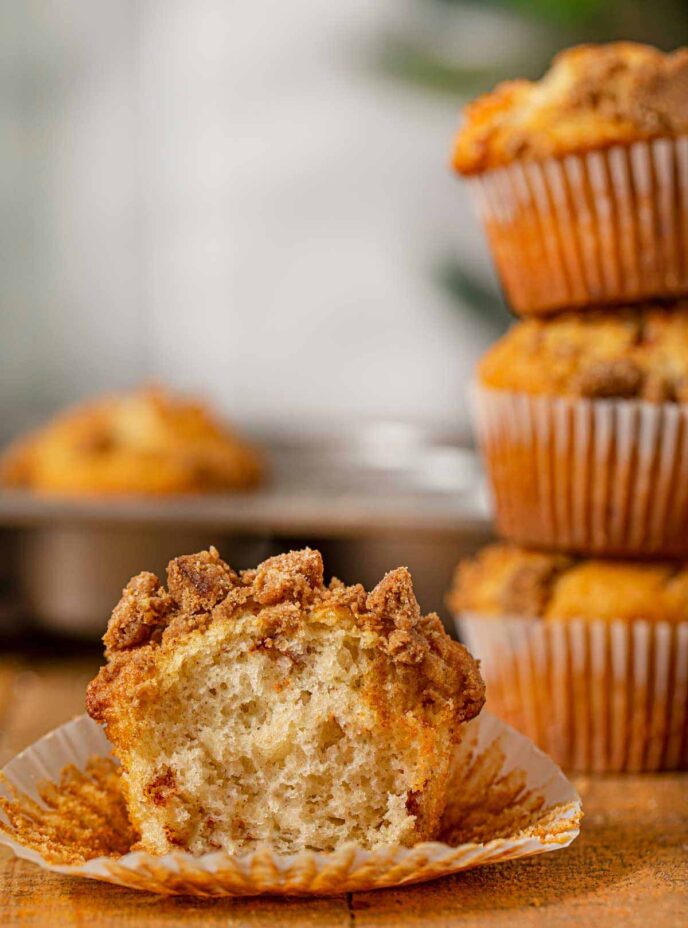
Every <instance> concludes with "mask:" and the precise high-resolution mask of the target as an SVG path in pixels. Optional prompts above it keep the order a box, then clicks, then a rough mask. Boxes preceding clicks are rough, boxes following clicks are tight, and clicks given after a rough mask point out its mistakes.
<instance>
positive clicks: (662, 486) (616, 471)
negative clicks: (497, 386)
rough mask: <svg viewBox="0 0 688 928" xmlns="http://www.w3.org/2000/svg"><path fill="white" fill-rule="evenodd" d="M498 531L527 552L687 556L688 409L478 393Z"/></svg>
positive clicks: (480, 435) (671, 405) (480, 431)
mask: <svg viewBox="0 0 688 928" xmlns="http://www.w3.org/2000/svg"><path fill="white" fill-rule="evenodd" d="M474 406H475V414H476V415H475V418H476V429H477V434H478V441H479V443H480V445H481V449H482V452H483V456H484V459H485V464H486V467H487V471H488V475H489V478H490V483H491V487H492V491H493V497H494V506H495V514H496V520H497V526H498V528H499V531H500V533H501V534H502V535H504V536H505V537H506V538H510V539H513V540H514V541H519V542H521V543H523V544H532V545H540V546H543V547H551V548H561V549H567V550H571V551H580V552H583V553H586V554H592V553H597V554H614V555H619V556H626V555H627V556H643V557H652V556H654V557H685V556H688V405H681V404H677V403H659V404H653V403H647V402H643V401H639V400H590V399H576V398H571V397H554V396H536V395H532V396H531V395H529V394H527V393H512V392H509V391H507V390H492V389H489V388H487V387H477V388H476V389H475V391H474Z"/></svg>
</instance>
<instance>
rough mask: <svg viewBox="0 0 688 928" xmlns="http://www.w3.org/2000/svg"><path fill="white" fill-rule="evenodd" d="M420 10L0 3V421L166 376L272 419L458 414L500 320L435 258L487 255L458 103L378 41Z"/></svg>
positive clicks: (99, 1)
mask: <svg viewBox="0 0 688 928" xmlns="http://www.w3.org/2000/svg"><path fill="white" fill-rule="evenodd" d="M414 15H415V3H414V2H411V0H376V2H375V3H369V2H364V0H347V2H346V3H344V4H328V3H322V2H321V0H288V2H285V3H280V4H277V3H274V2H267V0H234V2H231V3H230V2H227V0H89V2H84V0H50V2H48V0H3V3H2V4H0V168H1V171H0V209H1V213H0V242H1V244H2V247H1V253H2V275H1V280H0V299H1V310H2V312H1V316H0V326H1V330H0V435H1V437H6V436H7V435H9V434H11V433H13V432H14V431H16V430H19V429H22V428H25V427H26V426H27V425H29V424H31V423H33V422H35V421H38V420H40V419H41V418H43V417H44V416H46V415H47V414H49V413H50V412H52V411H53V410H54V409H55V408H57V407H59V406H61V405H63V404H64V403H66V402H72V401H74V400H77V399H79V398H81V397H82V396H84V395H87V394H89V393H93V392H97V391H100V390H104V389H110V388H120V387H124V386H127V385H129V384H131V383H133V382H136V381H138V380H151V379H153V380H159V381H163V382H169V383H171V384H173V385H178V386H181V387H185V388H191V389H192V390H196V391H199V392H200V393H202V394H206V395H208V396H209V397H210V398H211V399H213V400H214V401H215V402H217V403H218V404H219V405H220V406H221V407H223V408H224V409H225V410H226V411H227V412H228V413H229V414H230V415H231V416H233V417H234V418H236V419H238V420H243V421H246V422H248V421H251V422H253V423H257V424H258V425H260V426H268V425H274V424H279V425H281V426H285V425H286V426H290V425H291V424H293V423H297V422H298V423H302V424H303V423H311V424H314V423H315V424H317V423H327V424H329V425H330V426H331V425H332V424H333V423H336V422H337V421H339V420H343V419H350V418H356V417H365V418H369V417H375V416H384V417H393V418H395V419H408V420H410V421H411V420H412V421H421V422H424V423H426V424H433V425H435V424H437V425H442V426H448V427H450V428H452V429H454V430H456V431H462V430H463V428H464V426H465V423H466V399H465V393H466V385H467V381H468V380H469V378H470V372H471V368H472V365H473V363H474V360H475V358H476V357H477V355H478V354H479V353H480V351H481V350H482V349H483V348H484V347H485V345H486V344H487V342H488V341H489V340H490V338H491V337H492V336H493V335H494V329H490V327H489V326H482V325H481V324H480V318H479V316H477V315H476V314H475V313H470V312H466V311H464V312H462V311H461V305H460V301H459V303H458V304H457V299H456V297H455V296H452V295H451V294H450V293H448V292H447V290H446V289H445V288H443V287H442V285H441V283H440V282H439V281H438V276H437V273H436V272H437V267H438V263H441V261H442V260H444V258H445V257H446V256H447V255H455V254H457V253H459V254H461V256H462V259H463V260H464V261H466V262H468V263H469V264H471V265H474V266H475V267H476V268H477V272H478V273H479V274H480V275H483V276H485V275H489V273H490V272H489V269H488V265H487V259H486V255H485V249H484V243H483V240H482V237H481V234H480V232H479V230H478V226H477V223H476V221H475V220H474V217H473V215H472V213H471V212H470V208H469V204H468V199H467V193H466V191H465V190H464V189H463V187H462V185H461V183H460V182H459V181H458V180H457V179H455V177H454V176H453V175H452V173H451V171H450V169H449V167H448V163H449V156H450V148H451V140H452V136H453V134H454V132H455V130H456V127H457V125H458V120H459V109H460V100H459V99H458V97H454V96H452V95H447V94H445V95H442V94H432V93H428V92H427V91H426V90H423V89H422V88H420V87H417V86H414V85H413V84H412V83H404V82H402V81H398V80H395V79H394V78H393V77H391V76H390V75H389V74H385V73H384V72H383V71H381V70H376V69H375V67H373V66H372V64H371V58H372V56H371V55H370V54H369V53H370V50H371V48H372V47H373V46H374V44H375V42H376V41H377V38H378V37H379V35H380V34H381V33H382V32H384V30H385V29H388V28H389V27H390V24H394V23H399V22H400V21H403V19H404V17H407V19H408V18H409V17H413V16H414ZM467 22H468V24H469V26H470V28H471V29H474V30H477V33H481V31H482V33H485V31H486V30H487V32H488V33H489V30H490V29H491V28H492V26H493V24H494V23H493V20H492V19H491V18H490V17H489V16H488V14H483V13H481V12H480V11H479V10H477V9H476V11H474V14H473V16H472V18H470V19H469V20H467ZM471 35H472V33H470V32H469V35H468V40H467V39H466V36H465V35H464V36H463V37H462V36H461V35H458V36H457V37H456V39H457V42H459V43H461V42H463V46H464V47H467V48H470V47H471V44H472V40H471ZM483 37H484V36H483ZM495 41H498V42H499V41H501V43H502V44H504V38H503V36H502V34H501V33H499V35H498V37H497V39H495ZM485 279H487V280H488V282H489V277H488V276H486V278H485Z"/></svg>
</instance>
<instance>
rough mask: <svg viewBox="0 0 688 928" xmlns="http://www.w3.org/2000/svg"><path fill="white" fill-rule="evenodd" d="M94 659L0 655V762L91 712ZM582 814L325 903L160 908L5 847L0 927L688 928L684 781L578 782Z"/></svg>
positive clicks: (164, 902)
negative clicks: (424, 877)
mask: <svg viewBox="0 0 688 928" xmlns="http://www.w3.org/2000/svg"><path fill="white" fill-rule="evenodd" d="M97 663H98V659H97V657H96V656H95V655H94V656H93V657H91V658H83V659H78V660H73V659H64V658H61V657H53V658H52V659H51V660H47V659H45V658H40V659H33V660H31V661H27V660H26V659H25V658H23V659H19V658H12V657H5V658H3V659H0V764H2V763H5V762H6V761H7V760H8V759H9V758H10V757H12V756H13V755H14V754H15V753H16V752H17V751H18V750H21V749H22V748H23V747H25V746H26V745H28V744H30V743H31V742H32V741H33V740H35V739H36V738H37V737H39V736H40V735H42V734H43V733H45V732H46V731H49V730H50V729H51V728H53V727H55V726H56V725H59V724H60V723H61V722H63V721H66V720H67V719H69V718H71V717H72V716H73V715H76V714H78V713H80V712H82V711H83V694H84V687H85V684H86V681H87V680H88V679H89V678H90V677H91V675H92V674H93V672H94V670H95V668H96V666H97ZM576 785H577V787H578V789H579V791H580V792H581V795H582V796H583V802H584V807H585V812H586V817H585V820H584V823H583V830H582V834H581V836H580V838H579V839H578V840H577V841H576V842H575V843H574V844H573V845H572V846H571V847H570V848H568V849H567V850H564V851H559V852H556V853H553V854H546V855H544V856H541V857H537V858H531V859H529V860H522V861H515V862H511V863H504V864H498V865H494V866H491V867H485V868H481V869H477V870H472V871H469V872H467V873H464V874H460V875H458V876H454V877H447V878H445V879H442V880H437V881H435V882H433V883H426V884H424V885H421V886H413V887H407V888H405V889H399V890H386V891H383V892H374V893H373V892H371V893H359V894H354V895H348V896H340V897H335V898H331V899H315V900H298V899H296V900H288V899H286V900H285V899H268V898H260V899H251V900H226V901H225V900H217V901H211V900H200V899H184V898H171V899H170V898H159V897H156V896H151V895H145V894H142V893H136V892H131V891H129V890H125V889H121V888H119V887H114V886H107V885H104V884H100V883H95V882H91V881H88V880H79V879H72V878H68V877H61V876H58V875H56V874H51V873H47V872H45V871H43V870H40V869H39V868H38V867H34V866H32V865H31V864H28V863H25V862H24V861H19V860H17V859H15V858H14V857H13V856H12V855H11V854H10V853H9V852H8V851H6V850H5V849H4V848H3V849H0V926H2V928H5V926H7V928H10V926H22V928H39V926H40V928H55V926H63V925H64V926H85V928H110V926H125V928H126V926H132V928H133V926H137V928H138V926H142V928H159V926H171V925H198V926H204V928H205V926H208V928H210V926H224V928H233V926H255V928H262V926H270V928H275V926H278V925H294V926H303V928H308V926H315V925H317V926H322V928H329V926H333V928H334V926H336V928H340V926H341V928H344V926H346V928H352V926H354V928H368V926H370V928H373V926H376V928H387V926H389V928H391V926H426V925H427V926H454V925H460V926H469V925H476V926H478V925H480V926H493V928H531V926H532V928H537V926H543V928H544V926H547V928H559V926H576V928H584V926H588V925H590V926H595V928H612V926H614V928H616V926H624V928H636V926H637V928H641V926H642V928H646V926H651V928H679V926H683V925H688V775H686V774H681V775H672V774H666V775H661V776H644V777H643V776H628V777H619V776H614V777H606V778H593V777H586V778H579V779H578V780H577V781H576Z"/></svg>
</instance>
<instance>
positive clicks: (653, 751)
mask: <svg viewBox="0 0 688 928" xmlns="http://www.w3.org/2000/svg"><path fill="white" fill-rule="evenodd" d="M456 627H457V632H458V634H459V636H460V637H461V639H462V641H464V642H465V643H466V645H467V646H468V648H469V649H470V651H471V653H472V654H474V655H475V656H476V657H477V658H479V659H480V661H481V670H482V673H483V676H484V677H485V681H486V684H487V701H488V702H487V704H488V706H489V707H490V710H491V711H492V712H496V713H499V714H500V716H501V717H502V718H504V719H505V720H506V721H507V722H509V724H511V725H513V726H514V727H516V728H517V729H518V730H519V731H521V732H523V733H524V734H525V735H527V736H528V737H529V738H531V739H532V740H533V741H534V742H535V743H536V744H537V745H538V746H539V747H540V748H542V750H543V751H547V753H548V754H549V755H550V756H551V757H552V758H553V759H554V760H555V761H556V762H557V763H558V764H560V765H561V766H562V767H564V768H565V769H569V770H577V771H581V772H582V771H588V772H598V773H601V772H620V771H634V772H639V771H658V770H684V769H687V768H688V622H681V623H678V624H670V623H668V622H646V621H635V622H622V621H616V622H603V621H600V620H598V621H592V622H586V621H582V620H575V621H555V620H552V621H543V620H541V619H528V618H521V617H494V616H485V615H477V614H471V613H465V614H463V615H460V616H458V617H457V619H456Z"/></svg>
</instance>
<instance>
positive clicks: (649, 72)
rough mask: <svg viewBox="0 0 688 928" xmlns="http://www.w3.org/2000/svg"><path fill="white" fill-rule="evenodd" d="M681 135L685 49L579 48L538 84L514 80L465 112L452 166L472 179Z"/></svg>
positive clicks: (687, 102)
mask: <svg viewBox="0 0 688 928" xmlns="http://www.w3.org/2000/svg"><path fill="white" fill-rule="evenodd" d="M686 132H688V49H685V48H681V49H677V50H676V51H674V52H671V53H669V54H665V53H663V52H661V51H659V50H658V49H656V48H652V47H651V46H649V45H641V44H636V43H633V42H613V43H610V44H607V45H580V46H576V47H574V48H570V49H568V50H566V51H564V52H561V53H560V54H559V55H557V56H556V58H555V59H554V61H553V63H552V67H551V68H550V70H549V71H548V72H547V74H546V75H545V76H544V77H543V78H542V79H541V80H540V81H537V82H531V81H527V80H514V81H508V82H505V83H502V84H499V85H498V86H497V87H496V88H495V89H494V90H493V91H492V92H491V93H488V94H485V95H483V96H481V97H478V99H477V100H475V101H473V102H472V103H471V104H469V106H467V107H466V111H465V121H464V125H463V127H462V129H461V131H460V132H459V134H458V136H457V139H456V143H455V147H454V166H455V168H456V170H457V171H459V172H461V173H462V174H474V173H478V172H481V171H486V170H490V169H492V168H496V167H500V166H503V165H505V164H508V163H510V162H512V161H514V160H515V159H542V158H547V157H552V156H554V157H557V156H562V155H566V154H574V153H582V152H585V151H590V150H592V149H602V148H607V147H609V146H610V145H614V144H631V143H632V142H634V141H637V140H649V139H654V138H659V137H675V136H678V135H681V134H684V133H686Z"/></svg>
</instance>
